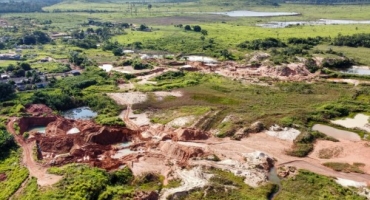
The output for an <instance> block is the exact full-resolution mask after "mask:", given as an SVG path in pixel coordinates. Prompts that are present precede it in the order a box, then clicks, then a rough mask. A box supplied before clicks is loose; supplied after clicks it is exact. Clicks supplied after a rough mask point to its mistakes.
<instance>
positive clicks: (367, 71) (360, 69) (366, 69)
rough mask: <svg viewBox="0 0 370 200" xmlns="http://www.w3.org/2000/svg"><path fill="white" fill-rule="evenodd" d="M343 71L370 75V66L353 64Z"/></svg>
mask: <svg viewBox="0 0 370 200" xmlns="http://www.w3.org/2000/svg"><path fill="white" fill-rule="evenodd" d="M342 72H343V73H348V74H358V75H370V68H369V67H366V66H353V67H351V68H348V69H347V70H344V71H342Z"/></svg>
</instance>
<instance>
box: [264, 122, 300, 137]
mask: <svg viewBox="0 0 370 200" xmlns="http://www.w3.org/2000/svg"><path fill="white" fill-rule="evenodd" d="M266 134H267V135H269V136H272V137H276V138H279V139H282V140H288V141H293V140H295V139H296V138H297V136H298V135H299V134H301V132H300V131H299V130H297V129H294V128H281V127H279V126H277V125H275V126H272V127H271V128H270V129H269V130H268V131H266Z"/></svg>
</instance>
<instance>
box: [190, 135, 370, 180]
mask: <svg viewBox="0 0 370 200" xmlns="http://www.w3.org/2000/svg"><path fill="white" fill-rule="evenodd" d="M197 142H199V143H205V144H207V146H208V149H209V150H210V151H211V152H214V153H215V154H216V155H220V158H222V159H228V158H229V159H234V160H238V159H240V158H241V157H240V154H241V153H248V152H252V151H256V150H257V151H262V152H265V153H267V154H268V155H270V156H272V157H274V158H276V159H277V163H276V165H277V166H283V165H291V166H295V167H297V168H300V169H306V170H309V171H312V172H315V173H317V174H321V175H325V176H332V177H338V178H343V179H349V180H353V181H358V182H367V183H370V175H369V174H357V173H342V172H337V171H334V170H332V169H330V168H327V167H325V166H323V165H322V163H321V160H320V159H316V158H315V157H305V158H296V157H292V156H288V155H286V154H285V150H286V149H288V148H289V147H290V146H291V145H292V143H291V142H289V141H284V140H279V139H277V138H274V137H271V136H269V135H267V134H265V133H258V134H251V135H250V136H249V137H248V138H244V139H242V140H241V141H234V140H231V139H229V138H225V139H217V138H212V139H208V140H206V141H197ZM352 145H353V144H352ZM341 161H342V162H344V160H341ZM359 161H360V162H365V161H363V160H359ZM357 162H358V161H357Z"/></svg>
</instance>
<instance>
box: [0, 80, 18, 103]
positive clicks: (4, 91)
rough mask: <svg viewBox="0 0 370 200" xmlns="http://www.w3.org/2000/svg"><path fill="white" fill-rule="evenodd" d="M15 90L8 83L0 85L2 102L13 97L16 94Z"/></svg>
mask: <svg viewBox="0 0 370 200" xmlns="http://www.w3.org/2000/svg"><path fill="white" fill-rule="evenodd" d="M14 92H15V91H14V89H13V87H12V85H10V84H7V83H0V93H1V97H0V100H4V99H6V98H9V97H10V96H11V95H13V94H14Z"/></svg>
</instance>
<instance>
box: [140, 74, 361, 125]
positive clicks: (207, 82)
mask: <svg viewBox="0 0 370 200" xmlns="http://www.w3.org/2000/svg"><path fill="white" fill-rule="evenodd" d="M182 79H183V80H187V81H188V82H192V83H199V84H198V85H193V86H187V87H186V86H185V88H183V89H182V91H183V92H184V96H183V97H181V98H171V99H168V100H166V101H156V100H153V101H151V102H147V103H145V104H143V105H142V106H137V109H142V110H144V109H146V108H147V107H150V108H153V109H154V110H157V111H156V113H154V115H153V116H152V118H153V119H154V120H157V119H161V116H163V115H164V114H165V113H168V112H172V113H182V111H181V109H182V107H183V106H187V107H190V106H195V105H196V106H198V107H199V106H202V107H210V108H212V110H213V111H216V110H218V111H222V112H221V113H219V114H218V115H219V116H218V118H217V120H216V121H214V122H213V128H216V127H217V126H218V125H220V122H221V121H222V120H223V117H225V116H227V115H233V116H236V118H238V119H239V120H238V121H236V122H235V123H236V124H238V123H239V125H241V126H244V127H245V126H249V125H250V124H251V123H253V122H255V121H257V120H260V121H263V122H264V123H265V124H266V125H271V124H273V123H278V124H279V123H283V120H286V119H289V120H288V121H291V123H295V124H301V125H303V126H302V127H305V126H309V125H308V124H307V120H308V118H309V117H311V116H313V115H312V113H315V112H316V111H319V110H322V109H324V110H325V109H327V108H326V107H328V109H330V108H329V107H330V106H328V105H332V107H336V105H338V106H340V107H342V104H343V105H347V106H349V107H351V106H353V105H355V104H357V105H360V104H359V103H356V102H352V95H353V94H354V93H355V92H356V90H355V89H354V88H353V86H351V85H346V84H333V83H324V82H322V83H316V84H310V85H306V84H303V85H302V84H297V83H289V84H286V85H284V84H283V85H279V84H277V85H275V86H274V87H270V86H269V87H268V86H258V85H243V84H241V83H238V82H235V81H232V80H230V79H226V78H222V77H217V76H210V75H209V76H207V75H206V76H204V75H203V76H202V78H201V79H199V78H198V77H197V76H196V75H195V74H192V73H189V74H187V75H186V76H185V77H183V78H181V79H173V80H171V81H170V80H166V81H159V82H158V83H157V86H143V87H140V88H139V90H143V91H148V90H156V89H159V88H161V89H163V88H166V86H169V87H172V88H176V84H177V85H178V86H180V83H183V81H181V80H182ZM181 87H184V85H181ZM283 88H285V89H283ZM287 88H290V89H288V90H289V91H286V89H287ZM297 88H306V89H302V90H300V89H297ZM168 89H171V88H168ZM358 108H360V107H358ZM362 109H364V111H367V110H366V109H368V107H366V108H365V107H362ZM176 111H177V112H176ZM194 112H196V109H194ZM323 112H324V113H325V112H328V111H323ZM193 114H195V113H192V112H186V115H193ZM222 116H223V117H222ZM171 119H172V118H171ZM171 119H168V120H165V121H162V122H163V123H164V122H168V121H169V120H171ZM320 119H322V118H320ZM311 120H312V119H311ZM229 128H230V127H229ZM231 128H232V127H231Z"/></svg>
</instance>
